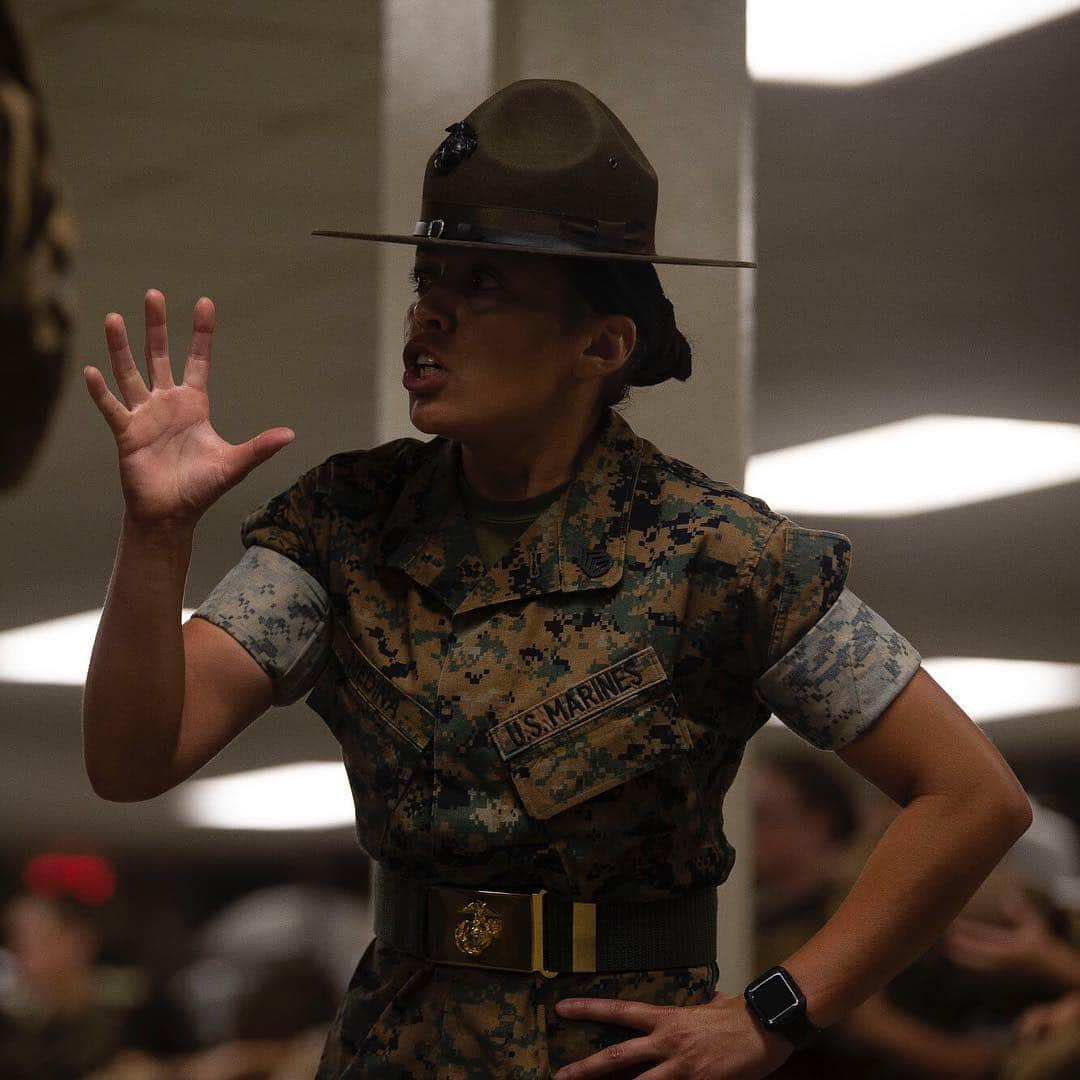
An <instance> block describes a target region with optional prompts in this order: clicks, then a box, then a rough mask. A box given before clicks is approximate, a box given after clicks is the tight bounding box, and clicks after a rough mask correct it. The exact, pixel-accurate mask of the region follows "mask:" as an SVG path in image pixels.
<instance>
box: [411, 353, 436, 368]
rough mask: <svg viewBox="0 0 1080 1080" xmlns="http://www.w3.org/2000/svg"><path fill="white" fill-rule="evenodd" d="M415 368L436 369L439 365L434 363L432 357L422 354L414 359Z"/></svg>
mask: <svg viewBox="0 0 1080 1080" xmlns="http://www.w3.org/2000/svg"><path fill="white" fill-rule="evenodd" d="M416 366H417V367H438V366H439V365H438V364H437V363H436V362H435V358H434V357H433V356H430V355H428V354H427V353H422V354H421V355H420V356H418V357H417V358H416Z"/></svg>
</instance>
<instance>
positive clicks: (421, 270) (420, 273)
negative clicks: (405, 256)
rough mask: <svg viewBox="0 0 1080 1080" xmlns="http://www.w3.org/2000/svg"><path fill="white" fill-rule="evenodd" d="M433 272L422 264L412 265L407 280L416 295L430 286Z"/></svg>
mask: <svg viewBox="0 0 1080 1080" xmlns="http://www.w3.org/2000/svg"><path fill="white" fill-rule="evenodd" d="M434 276H435V275H434V274H433V273H432V272H431V271H430V270H428V269H426V268H425V267H423V266H414V267H413V268H412V269H411V270H410V271H409V282H410V284H411V285H412V289H413V292H414V293H416V295H417V296H420V295H421V294H423V293H425V292H427V290H428V289H429V288H431V282H432V279H433V278H434Z"/></svg>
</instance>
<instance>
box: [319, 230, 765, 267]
mask: <svg viewBox="0 0 1080 1080" xmlns="http://www.w3.org/2000/svg"><path fill="white" fill-rule="evenodd" d="M311 235H312V236H333V237H338V238H339V239H342V240H377V241H380V242H382V243H384V244H411V245H413V246H414V247H419V246H420V245H421V244H422V245H423V246H424V247H429V246H430V247H456V248H477V249H479V250H480V251H503V252H506V251H516V252H521V253H522V254H529V255H561V256H564V257H566V256H569V257H571V258H575V259H618V260H622V261H625V262H651V263H666V264H669V265H675V266H730V267H741V268H745V269H748V270H753V269H755V268H756V267H757V263H756V262H743V261H741V260H737V259H686V258H681V257H679V256H676V255H636V254H632V253H630V252H624V251H588V250H581V249H576V248H574V249H569V250H568V249H567V248H562V247H558V248H556V247H541V246H540V245H533V244H492V243H485V242H484V241H482V240H445V239H442V238H436V237H433V236H411V235H410V236H405V235H402V234H397V233H359V232H344V231H342V230H340V229H314V230H312V233H311Z"/></svg>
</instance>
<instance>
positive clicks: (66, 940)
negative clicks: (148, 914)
mask: <svg viewBox="0 0 1080 1080" xmlns="http://www.w3.org/2000/svg"><path fill="white" fill-rule="evenodd" d="M23 883H24V886H25V887H24V889H23V890H22V891H21V892H19V893H18V894H17V895H15V896H14V897H12V898H11V899H10V900H9V901H8V902H7V904H6V905H5V908H4V918H3V928H4V941H5V946H6V948H7V950H8V952H9V954H10V956H11V958H12V960H13V962H14V968H15V981H14V985H13V986H11V987H10V988H9V991H8V994H7V1000H6V1001H5V1002H4V1003H3V1010H2V1017H0V1022H2V1025H3V1026H2V1028H0V1077H3V1078H4V1080H42V1078H46V1077H47V1078H48V1080H68V1078H75V1077H83V1076H86V1075H87V1074H88V1073H90V1072H91V1071H93V1070H94V1069H96V1068H99V1067H101V1066H103V1065H105V1064H106V1063H109V1062H111V1061H113V1060H114V1059H115V1058H116V1056H117V1055H118V1054H120V1053H121V1052H125V1051H126V1052H127V1053H128V1056H129V1057H134V1058H135V1059H137V1060H138V1061H139V1062H140V1063H142V1062H152V1061H153V1060H154V1054H156V1053H157V1052H159V1051H160V1050H161V1046H160V1045H154V1044H153V1037H152V1035H151V1032H152V1031H154V1029H157V1030H158V1031H160V1030H164V1031H165V1032H166V1038H167V1039H170V1040H172V1041H173V1043H174V1044H175V1045H179V1044H180V1038H181V1036H180V1033H179V1031H178V1030H177V1025H178V1024H179V1023H180V1018H179V1015H178V1014H175V1013H170V1015H169V1016H168V1017H166V1018H162V1016H161V1015H160V1008H161V1004H160V1003H159V1002H158V1001H157V1000H156V999H155V998H154V996H153V993H152V991H151V988H150V987H149V986H148V985H147V982H146V980H145V979H144V978H143V977H142V975H141V973H140V972H139V971H137V970H134V969H130V968H118V967H103V966H101V965H99V962H98V961H99V956H100V953H101V949H102V940H103V929H104V927H103V917H104V909H105V905H106V904H107V903H109V902H110V901H111V900H112V898H113V895H114V892H115V887H116V879H115V874H114V872H113V870H112V867H111V866H110V865H109V864H108V863H107V862H106V861H105V860H104V859H101V858H98V857H97V856H93V855H71V854H43V855H39V856H36V857H35V858H33V859H31V860H30V861H29V862H28V863H27V865H26V867H25V869H24V872H23ZM148 1040H149V1041H148Z"/></svg>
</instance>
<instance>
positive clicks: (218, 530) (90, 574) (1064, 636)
mask: <svg viewBox="0 0 1080 1080" xmlns="http://www.w3.org/2000/svg"><path fill="white" fill-rule="evenodd" d="M13 7H14V9H15V11H16V14H17V15H19V16H20V20H21V22H22V23H23V25H24V27H25V28H26V30H27V32H28V37H29V39H30V41H31V43H32V45H33V50H34V54H35V57H36V60H37V63H38V66H39V69H40V75H41V82H42V84H43V86H44V88H45V91H46V95H47V102H48V106H49V109H50V116H51V121H52V126H53V132H54V138H55V142H56V145H57V147H58V149H59V153H60V158H61V161H62V164H63V169H64V174H65V176H66V178H67V180H68V182H69V184H70V187H71V189H72V192H73V199H74V206H75V211H76V214H77V216H78V220H79V222H80V227H81V233H82V235H81V244H80V250H79V254H78V264H77V265H78V289H79V294H80V303H81V309H82V315H81V320H80V324H79V330H78V334H77V338H76V342H75V347H74V350H73V355H72V358H71V366H70V369H69V372H68V376H69V377H68V379H67V388H66V393H65V397H64V399H63V401H62V402H61V405H60V408H59V411H58V414H57V417H56V419H55V422H54V425H53V427H52V430H51V433H50V439H49V443H48V445H47V447H46V448H45V450H44V452H43V453H42V455H41V457H40V459H39V461H38V463H37V465H36V467H35V469H34V471H33V473H32V474H31V476H30V477H29V479H28V481H27V482H26V484H25V485H24V486H23V488H22V489H20V490H19V491H17V492H16V493H15V494H14V495H11V496H9V497H7V498H5V499H4V501H3V502H0V545H2V548H3V550H2V565H3V567H4V572H3V585H2V589H3V592H2V597H3V599H2V603H0V629H4V628H7V627H10V626H14V625H20V624H25V623H29V622H35V621H38V620H43V619H48V618H54V617H57V616H60V615H64V614H69V613H71V612H75V611H82V610H87V609H89V608H94V607H98V606H100V603H101V601H102V598H103V593H104V588H105V584H106V581H107V577H108V570H109V567H110V565H111V560H112V554H113V550H114V547H115V541H116V534H117V526H118V520H119V510H120V497H119V491H118V485H117V481H116V469H115V457H114V451H113V448H112V443H111V440H110V439H109V437H108V434H107V432H106V430H105V428H104V425H103V423H102V422H101V420H100V418H99V417H98V416H97V414H96V413H95V412H94V411H93V409H92V407H91V406H90V404H89V401H88V399H86V397H85V392H84V390H83V389H82V386H81V381H80V379H79V377H78V371H79V369H80V368H81V367H82V365H83V364H84V363H95V364H100V363H101V362H102V358H103V355H104V354H103V347H102V342H101V331H100V320H101V317H102V316H103V315H104V314H105V313H106V312H107V311H110V310H119V311H121V312H123V313H125V314H126V315H127V316H128V317H129V321H130V322H131V323H133V324H135V325H136V327H137V326H138V325H139V323H141V297H142V293H143V291H144V290H145V289H146V288H147V287H149V286H155V287H159V288H162V289H163V291H164V292H165V293H166V296H167V298H168V299H169V303H170V315H171V325H172V330H173V340H174V343H177V344H178V343H179V342H180V341H181V336H182V334H183V332H184V330H185V329H186V325H187V323H188V320H189V317H190V310H191V305H192V304H193V303H194V301H195V299H196V298H197V297H198V296H199V295H201V294H202V293H203V292H210V294H211V295H212V296H213V298H214V300H215V302H216V303H217V306H218V334H217V341H216V344H215V373H214V382H213V391H214V397H213V398H212V400H213V401H214V402H215V420H216V423H217V424H218V427H219V430H221V431H222V432H223V434H225V435H226V437H228V438H231V439H233V440H234V441H237V440H239V439H241V438H245V437H247V436H248V435H250V434H252V433H254V432H255V431H257V430H259V429H261V428H263V427H268V426H272V425H274V424H276V423H279V422H282V412H281V410H282V407H283V403H286V402H287V403H288V411H289V415H288V422H289V423H290V425H291V426H294V427H295V429H296V430H297V433H298V439H297V443H296V444H294V446H292V447H290V448H289V449H288V450H287V451H285V452H283V453H282V454H281V455H279V456H278V457H277V458H275V459H274V460H272V461H271V462H269V463H267V464H266V465H265V466H263V467H262V468H261V469H260V470H259V471H258V472H257V473H256V474H254V475H253V476H252V477H251V478H249V480H248V481H247V482H246V483H245V484H244V485H243V487H242V488H241V489H239V490H234V491H233V492H231V493H230V494H229V495H227V496H226V497H225V498H224V499H222V500H221V502H220V503H219V504H217V505H216V506H215V507H214V508H213V509H212V510H211V512H210V513H209V514H208V515H207V517H206V518H205V519H204V521H203V523H202V525H201V527H200V534H199V542H198V544H197V547H196V556H195V561H194V562H193V565H192V570H191V574H190V577H189V583H188V596H189V603H190V602H191V601H192V598H198V597H201V596H203V595H205V593H206V592H207V591H208V589H209V588H210V587H211V586H212V584H213V583H214V582H215V581H216V580H217V579H218V578H219V577H220V576H221V574H222V573H223V572H224V571H225V570H226V569H227V568H228V567H229V566H230V565H231V564H232V562H233V561H234V560H235V558H236V557H237V555H238V553H239V550H240V548H239V542H238V522H239V521H240V519H241V518H242V516H243V515H244V514H245V513H246V512H247V510H249V509H250V508H251V507H253V506H255V505H257V504H258V503H259V502H260V501H261V500H262V499H264V498H266V497H268V496H269V495H270V494H272V493H273V492H275V491H278V490H280V489H281V488H283V487H284V486H286V485H287V484H288V483H289V482H291V480H292V479H293V478H294V476H295V475H296V474H297V473H298V472H300V471H301V469H302V465H303V463H304V462H310V461H314V460H321V459H322V458H323V457H325V456H326V455H327V454H329V453H331V452H333V451H335V450H337V449H340V441H341V432H342V431H346V432H347V431H352V432H354V433H356V434H357V438H358V439H363V438H365V437H366V434H365V433H367V432H369V431H370V430H371V419H372V414H371V410H370V405H369V403H368V401H367V400H366V399H365V397H364V395H356V394H354V393H352V392H350V393H348V394H344V393H332V394H329V395H321V396H318V397H316V396H313V395H309V394H307V393H300V392H298V391H299V390H301V389H302V388H304V387H305V386H306V384H307V379H308V377H309V374H310V373H312V372H313V370H317V373H318V378H319V381H320V383H321V384H325V385H328V386H331V387H333V386H340V385H344V384H345V383H346V380H349V381H350V382H352V383H355V376H356V372H357V370H359V368H358V365H359V364H360V362H361V358H362V357H363V355H364V353H365V350H367V349H370V348H371V347H372V340H373V339H372V335H371V332H370V330H369V327H370V325H371V323H372V321H373V320H372V312H373V311H374V302H373V300H372V299H371V292H372V290H371V289H368V288H366V285H368V284H369V283H371V282H373V281H374V275H375V268H374V264H373V263H372V261H371V254H370V249H369V246H368V245H340V246H339V245H322V246H321V245H319V243H318V242H317V241H309V240H308V239H307V233H308V231H309V230H310V229H311V228H312V227H316V226H318V225H321V224H325V223H326V220H327V215H326V207H327V206H332V207H333V208H334V209H335V212H340V213H341V214H353V215H355V218H356V220H363V219H364V218H367V219H371V218H372V216H373V211H374V207H375V202H374V200H375V191H376V190H377V184H378V172H377V163H376V162H373V161H372V160H371V159H370V143H369V142H367V141H366V140H365V139H364V138H362V137H361V138H356V137H353V135H354V133H356V132H360V133H361V134H363V133H366V132H371V131H373V130H374V129H375V125H376V123H377V117H376V115H375V113H374V109H373V106H372V102H373V101H374V99H375V98H374V93H373V89H374V87H375V86H377V85H378V80H379V70H378V48H377V44H378V40H379V35H378V26H377V18H378V5H377V4H374V3H369V4H354V5H342V4H339V3H332V2H330V0H323V2H312V0H306V2H305V3H304V4H303V5H259V6H258V7H257V8H256V6H255V5H243V6H241V5H229V6H226V7H224V8H223V7H221V6H220V5H216V4H210V3H209V2H196V0H189V2H185V3H169V2H165V0H147V2H139V3H133V2H122V0H114V2H109V0H67V2H61V0H51V2H42V0H35V2H33V3H31V2H29V0H23V2H21V3H16V4H14V5H13ZM245 10H246V11H248V12H253V11H257V14H256V15H252V14H244V13H243V12H244V11H245ZM1077 55H1080V19H1077V18H1070V19H1065V20H1061V21H1060V22H1058V23H1056V24H1054V25H1052V26H1050V27H1045V28H1042V29H1038V30H1035V31H1032V32H1029V33H1026V34H1024V35H1021V36H1019V37H1017V38H1014V39H1011V40H1009V41H1006V42H1002V43H999V44H996V45H993V46H991V47H989V48H985V49H981V50H979V51H977V52H975V53H972V54H969V55H967V56H964V57H961V58H958V59H954V60H952V61H948V62H945V63H942V64H938V65H935V66H933V67H931V68H928V69H925V70H923V71H921V72H917V73H914V74H911V75H908V76H904V77H901V78H899V79H896V80H893V81H890V82H888V83H883V84H879V85H876V86H870V87H866V88H860V89H855V90H821V89H814V90H809V89H803V88H793V87H786V88H785V87H778V86H761V87H758V89H757V93H756V124H757V126H756V140H757V162H756V173H757V176H756V180H757V221H756V229H757V244H758V254H759V260H760V264H761V269H760V271H759V273H758V276H757V311H758V327H757V364H756V369H755V376H754V378H755V397H754V433H755V434H754V446H753V449H754V450H755V451H763V450H768V449H774V448H777V447H781V446H787V445H792V444H795V443H799V442H801V441H804V440H806V439H810V438H816V437H820V436H822V435H825V434H832V433H837V432H841V431H849V430H854V429H857V428H862V427H865V426H868V425H871V424H877V423H882V422H885V421H888V420H894V419H899V418H902V417H906V416H911V415H917V414H920V413H925V412H953V413H968V414H979V415H994V416H1014V417H1023V418H1030V419H1046V420H1064V421H1070V422H1073V423H1080V393H1078V392H1077V391H1078V387H1077V360H1078V357H1080V349H1078V345H1080V332H1078V330H1080V326H1078V305H1077V299H1076V298H1077V286H1078V284H1080V266H1078V256H1077V250H1078V248H1077V243H1076V238H1077V235H1078V231H1077V225H1078V224H1080V222H1078V221H1077V216H1078V215H1077V206H1078V202H1077V198H1076V192H1077V190H1078V189H1080V184H1078V181H1080V76H1078V74H1077V68H1076V63H1075V57H1076V56H1077ZM328 58H329V60H337V61H338V62H329V61H328ZM343 60H344V61H346V62H341V61H343ZM313 73H316V74H317V77H313ZM343 132H349V133H350V136H349V137H348V138H342V133H343ZM316 177H317V182H316V180H315V179H314V178H316ZM350 178H362V181H363V182H357V181H356V180H354V179H350ZM221 207H228V214H227V215H223V214H221V213H220V208H221ZM344 219H345V218H344V217H343V218H342V220H344ZM357 248H362V249H363V250H359V251H358V250H356V249H357ZM837 479H838V481H842V477H838V478H837ZM1078 496H1080V488H1078V486H1077V485H1070V486H1063V487H1058V488H1055V489H1052V490H1047V491H1043V492H1037V493H1032V494H1027V495H1023V496H1018V497H1015V498H1009V499H1001V500H995V501H994V502H990V503H984V504H981V505H976V506H970V507H964V508H961V509H956V510H950V511H945V512H941V513H935V514H927V515H921V516H917V517H912V518H906V519H894V520H890V521H889V522H875V521H868V520H856V519H842V520H841V519H835V518H834V519H828V520H825V519H819V520H812V519H808V518H806V517H805V516H802V517H801V519H800V520H801V521H802V523H804V524H808V525H817V526H820V527H828V528H835V529H839V530H840V531H843V532H846V533H847V534H848V535H849V536H851V537H852V540H853V542H854V548H855V564H854V571H853V575H852V578H851V581H850V584H851V585H852V587H853V588H854V589H855V591H856V592H858V593H859V594H860V595H861V596H863V598H864V599H866V600H867V602H868V603H870V604H871V606H873V607H875V608H876V609H877V610H878V611H880V612H881V613H882V614H883V615H885V617H886V618H887V619H888V620H889V621H890V622H891V623H893V625H895V626H896V627H897V628H898V629H900V630H901V631H902V632H904V633H905V634H907V636H909V637H910V638H911V639H912V640H913V641H914V642H915V643H916V645H917V646H918V647H919V648H920V650H921V651H922V653H923V654H924V655H925V656H932V655H940V654H959V655H983V656H1000V657H1017V658H1033V659H1052V660H1068V661H1073V662H1075V661H1077V660H1078V659H1080V622H1078V620H1077V619H1076V617H1075V608H1076V602H1077V597H1078V595H1080V590H1078V588H1077V585H1078V581H1080V569H1078V561H1077V558H1076V556H1075V555H1074V553H1073V551H1072V546H1073V545H1072V541H1073V539H1074V538H1075V536H1076V535H1077V533H1078V527H1080V497H1078ZM78 713H79V693H78V691H77V690H75V689H65V688H41V687H30V686H16V685H2V684H0V731H2V734H3V740H4V747H5V755H4V763H5V767H4V771H3V780H4V782H3V784H2V785H0V815H3V819H4V821H5V822H6V823H8V824H9V826H10V827H9V832H8V835H9V838H10V844H14V845H16V846H23V847H28V846H29V845H32V844H37V843H43V842H48V843H50V844H64V843H71V844H77V843H79V842H81V841H82V840H83V839H84V838H87V837H103V838H107V839H108V841H109V842H110V843H112V844H114V845H119V846H122V847H125V848H127V849H130V850H139V849H141V850H151V849H153V850H158V851H160V849H161V848H162V847H163V846H165V845H174V846H182V847H183V848H184V849H185V850H187V851H213V850H216V849H217V848H218V847H219V846H220V845H221V844H222V843H225V844H229V843H232V841H231V840H229V839H227V838H226V839H224V840H223V838H220V837H218V836H216V834H214V833H209V832H203V831H193V830H185V831H180V830H179V829H178V828H177V826H176V824H175V822H174V820H173V817H172V814H171V812H170V806H169V803H170V797H169V796H164V797H162V798H161V799H158V800H154V801H152V802H151V803H149V804H138V805H136V806H118V805H113V804H107V803H104V802H102V801H100V800H97V799H95V798H93V797H92V796H91V795H90V791H89V787H88V784H87V782H86V779H85V776H84V774H83V771H82V763H81V753H80V743H79V731H78V725H79V719H78ZM1078 719H1080V717H1078V715H1077V714H1076V713H1075V712H1074V713H1070V714H1061V715H1058V716H1054V717H1040V718H1033V719H1032V720H1031V721H1029V722H1028V723H1027V724H1025V723H1023V722H1022V723H1018V724H1015V725H1011V726H1010V728H1009V731H1007V732H1006V731H1005V729H1004V728H1003V729H1001V734H1000V738H1001V739H1002V740H1003V744H1008V743H1009V740H1010V739H1011V740H1012V742H1013V746H1014V749H1015V750H1016V751H1017V752H1018V753H1019V752H1021V751H1023V750H1024V749H1025V748H1030V747H1031V746H1032V745H1039V746H1045V747H1050V746H1056V747H1072V748H1073V751H1074V752H1075V748H1076V735H1075V731H1076V728H1077V724H1076V721H1077V720H1078ZM335 756H336V744H335V743H334V741H333V740H332V739H331V737H330V736H329V734H328V733H326V732H325V731H324V730H323V729H322V727H321V724H320V722H319V721H318V719H317V718H316V717H315V716H314V714H312V713H311V712H309V711H307V710H306V709H305V708H304V707H303V706H299V705H298V706H293V707H291V708H290V709H288V710H284V711H277V712H274V713H273V714H272V715H271V716H269V717H266V718H264V719H263V720H262V721H261V722H260V723H258V724H256V725H254V726H253V727H252V728H251V729H249V731H247V732H245V733H244V735H242V736H241V737H240V738H239V739H238V740H236V742H235V743H234V744H233V745H231V746H230V747H228V748H227V749H226V751H224V752H223V753H222V754H221V755H220V756H219V758H217V759H216V760H215V761H214V762H212V763H211V764H210V765H209V766H208V767H207V773H208V774H214V773H222V772H230V771H233V770H236V769H239V768H247V767H252V766H254V765H266V764H269V763H274V762H284V761H290V760H295V759H298V758H323V759H326V758H333V757H335ZM342 782H343V783H344V778H343V781H342ZM296 839H297V838H296V835H295V834H289V835H280V834H279V835H269V836H260V835H253V836H252V837H251V840H250V843H251V846H252V849H260V848H265V849H267V850H271V849H272V848H273V847H274V846H275V845H281V844H295V843H296ZM305 842H306V843H308V844H311V845H314V846H316V847H317V846H319V845H324V846H327V845H329V846H333V845H341V846H342V847H345V846H348V845H350V844H351V842H352V841H351V837H350V834H349V830H341V831H340V832H339V833H338V834H336V835H333V836H327V837H314V836H312V837H309V838H308V840H307V841H305ZM10 844H9V847H10Z"/></svg>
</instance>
